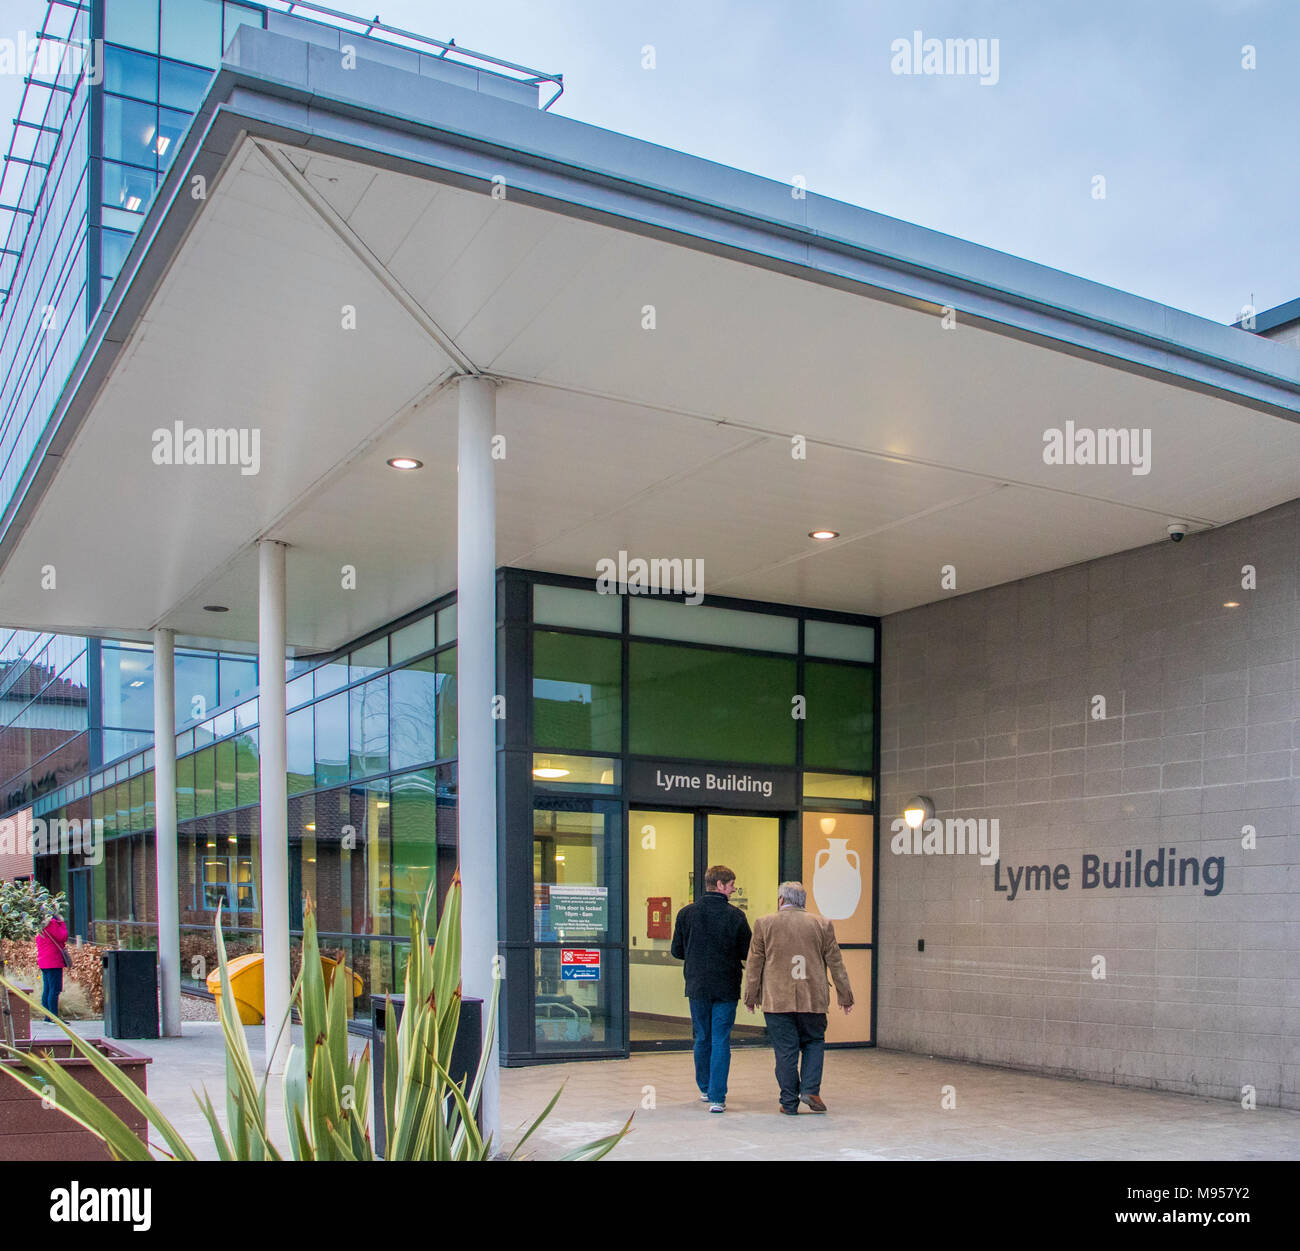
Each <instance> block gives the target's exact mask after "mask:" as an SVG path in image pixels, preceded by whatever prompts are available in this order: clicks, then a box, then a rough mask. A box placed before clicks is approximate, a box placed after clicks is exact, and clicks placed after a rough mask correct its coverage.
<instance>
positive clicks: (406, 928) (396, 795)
mask: <svg viewBox="0 0 1300 1251" xmlns="http://www.w3.org/2000/svg"><path fill="white" fill-rule="evenodd" d="M390 785H391V796H392V800H391V802H392V808H391V810H390V819H391V822H392V849H393V859H392V880H391V885H390V900H389V902H390V909H389V910H390V913H391V916H392V927H393V933H394V934H399V935H406V934H409V932H410V917H411V909H412V908H423V906H424V898H425V895H426V893H427V892H428V889H429V887H430V885H433V884H434V883H436V890H437V898H438V901H439V904H441V901H442V899H443V898H444V897H445V895H446V893H447V887H448V886H449V885H450V884H451V876H452V873H453V872H454V871H455V867H456V841H455V829H456V808H455V801H454V799H452V798H450V797H448V796H440V795H439V785H438V778H437V773H436V771H435V770H433V769H418V770H416V771H414V772H412V773H402V774H399V775H397V776H396V777H394V778H393V779H392V780H391V784H390Z"/></svg>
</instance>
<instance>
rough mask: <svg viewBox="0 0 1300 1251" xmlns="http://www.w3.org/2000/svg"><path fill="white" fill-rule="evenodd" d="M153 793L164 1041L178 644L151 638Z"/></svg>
mask: <svg viewBox="0 0 1300 1251" xmlns="http://www.w3.org/2000/svg"><path fill="white" fill-rule="evenodd" d="M153 792H154V812H155V814H156V825H155V830H156V834H155V836H154V845H155V849H156V856H155V862H156V864H157V869H158V984H159V987H160V990H161V998H162V1032H163V1037H164V1038H179V1037H180V1033H181V911H180V908H181V904H180V882H179V877H178V873H177V867H176V863H177V850H176V639H175V636H174V635H173V633H172V632H171V631H170V630H155V631H154V632H153Z"/></svg>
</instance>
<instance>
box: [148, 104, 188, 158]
mask: <svg viewBox="0 0 1300 1251" xmlns="http://www.w3.org/2000/svg"><path fill="white" fill-rule="evenodd" d="M192 120H193V114H191V113H182V112H181V111H180V110H179V109H159V110H158V138H157V140H156V141H155V144H154V147H155V148H156V150H157V152H158V168H159V169H160V170H164V169H166V168H167V167H168V166H169V165H170V164H171V163H172V158H173V157H174V156H175V155H176V149H177V148H179V147H180V146H181V136H182V135H184V134H185V132H186V131H187V130H189V128H190V122H191V121H192Z"/></svg>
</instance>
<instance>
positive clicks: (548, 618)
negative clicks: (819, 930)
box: [500, 570, 878, 1063]
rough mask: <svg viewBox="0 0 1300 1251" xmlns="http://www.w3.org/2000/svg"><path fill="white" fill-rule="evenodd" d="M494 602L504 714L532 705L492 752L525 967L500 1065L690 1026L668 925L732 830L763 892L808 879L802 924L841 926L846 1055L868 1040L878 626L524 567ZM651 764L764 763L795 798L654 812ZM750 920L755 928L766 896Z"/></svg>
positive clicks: (511, 928)
mask: <svg viewBox="0 0 1300 1251" xmlns="http://www.w3.org/2000/svg"><path fill="white" fill-rule="evenodd" d="M500 602H501V603H502V604H503V605H504V615H503V618H502V621H501V624H500V630H501V634H502V639H501V644H500V650H501V652H502V654H503V655H504V656H505V657H506V660H505V675H506V676H505V682H506V691H507V706H508V707H516V706H518V703H517V702H516V701H519V702H522V703H523V704H524V705H525V706H526V708H527V710H528V711H527V716H526V717H519V718H515V717H509V718H507V719H506V722H505V724H504V726H503V728H502V732H501V738H500V749H501V756H502V778H503V785H502V793H503V795H504V796H505V811H504V813H503V842H502V849H501V853H502V860H503V881H504V882H505V884H506V891H507V902H506V906H505V914H506V915H505V933H504V934H503V946H504V948H505V950H506V953H507V960H508V961H509V962H510V967H512V968H518V967H519V966H520V964H521V963H522V964H523V965H524V967H526V968H527V969H528V970H529V976H528V978H527V979H520V978H510V977H507V979H506V983H505V994H506V1000H507V1006H506V1011H505V1014H504V1020H503V1039H504V1042H505V1054H506V1055H507V1057H508V1059H507V1062H508V1063H530V1062H534V1061H538V1060H547V1059H557V1058H563V1057H574V1058H578V1057H581V1056H586V1055H600V1054H604V1055H610V1054H626V1052H627V1051H628V1050H629V1048H630V1047H631V1046H634V1045H636V1043H637V1040H638V1038H639V1037H641V1036H643V1035H644V1034H645V1032H646V1030H647V1029H650V1031H651V1032H654V1031H655V1030H656V1029H657V1030H658V1031H659V1033H660V1034H663V1035H671V1034H672V1030H673V1029H674V1028H676V1026H677V1025H679V1024H680V1021H678V1020H677V1018H679V1017H684V1016H685V1008H684V1003H685V1001H684V997H683V995H682V978H681V965H680V963H678V962H677V961H673V960H671V959H670V958H669V955H668V947H669V945H670V944H669V941H668V940H669V938H670V937H671V928H672V924H673V921H674V918H675V914H676V912H677V911H678V910H679V909H680V907H681V906H682V905H683V904H685V903H687V902H689V901H690V899H691V897H692V896H695V897H698V893H699V889H700V882H699V880H698V879H699V874H700V873H701V872H702V868H703V867H704V866H705V864H706V861H707V857H708V855H709V852H710V850H711V849H712V850H714V851H716V850H717V849H718V848H719V847H721V846H722V845H723V844H724V843H726V839H727V837H732V842H733V843H734V844H735V846H734V847H731V845H730V844H728V846H729V847H730V849H731V856H732V859H735V860H737V863H738V864H739V865H741V866H742V867H746V868H747V875H748V877H751V878H753V879H754V885H755V886H756V887H759V888H761V889H759V890H757V892H756V893H757V894H760V895H764V896H765V895H766V894H767V893H774V886H775V882H776V881H777V880H779V879H780V878H802V879H803V881H804V882H805V885H807V886H808V888H809V896H810V898H809V908H810V910H812V911H818V912H820V913H821V914H822V915H825V916H828V917H830V918H831V919H832V920H834V921H835V923H836V926H837V931H839V934H838V936H839V938H840V941H841V946H842V948H843V949H844V952H845V959H846V962H848V963H849V965H850V969H851V976H852V979H853V983H854V987H855V991H856V993H857V997H858V1000H859V1003H860V1004H862V1005H864V1006H863V1008H862V1010H861V1011H860V1012H859V1013H858V1014H857V1015H856V1019H854V1018H849V1020H850V1021H851V1022H852V1024H851V1025H849V1026H848V1027H847V1028H840V1027H837V1028H836V1029H835V1030H833V1031H832V1041H835V1042H840V1043H863V1042H870V1041H871V1038H872V1015H873V1013H872V1008H873V1004H874V993H873V971H872V969H871V963H870V961H871V952H872V949H873V936H874V893H875V886H874V877H875V874H874V869H875V856H876V837H875V812H874V802H875V791H874V782H875V777H876V775H877V771H878V765H877V742H876V736H877V708H878V676H877V666H876V660H877V657H876V640H877V637H878V633H877V628H878V623H877V622H876V621H875V620H874V619H870V618H858V617H851V616H847V615H842V614H832V613H818V612H813V611H811V610H803V609H799V608H795V607H783V606H779V605H760V604H747V603H744V602H741V601H724V600H712V599H710V600H709V601H707V602H706V603H705V604H703V605H697V606H688V605H686V604H684V603H683V602H681V601H680V600H673V599H671V598H668V597H658V596H628V595H609V594H598V593H597V592H596V591H595V590H593V589H592V583H591V582H590V581H586V582H584V581H582V580H579V579H574V578H561V577H550V576H545V575H538V574H529V573H526V572H524V571H520V570H506V571H504V572H503V574H502V594H501V597H500ZM653 762H663V763H671V762H680V763H681V764H683V765H692V764H701V763H703V764H709V765H714V766H728V767H729V768H730V769H731V770H740V771H742V772H743V771H744V770H745V769H751V770H759V771H762V775H763V776H764V777H771V778H775V779H778V780H782V785H784V787H785V792H784V793H786V794H787V795H788V796H789V801H788V804H785V805H782V810H781V811H773V805H772V804H771V803H769V804H767V805H766V808H767V810H766V811H763V812H759V811H756V810H755V809H756V805H755V804H754V803H753V802H752V801H750V802H747V801H746V798H745V797H744V795H743V794H737V795H735V797H734V798H732V797H728V798H726V799H723V798H715V799H713V800H712V801H706V800H699V801H696V802H695V803H694V804H687V803H685V802H683V801H681V800H678V801H676V802H675V803H672V804H658V803H654V802H651V797H650V796H649V795H648V794H646V793H634V792H633V790H632V789H631V787H632V786H634V785H640V786H644V785H645V783H644V781H641V782H637V781H635V779H636V778H637V777H638V776H641V777H643V776H644V770H643V769H642V768H641V767H642V766H644V765H646V764H649V763H653ZM651 774H652V775H653V770H652V771H651ZM757 807H758V808H761V807H763V805H761V804H760V805H757ZM706 809H708V810H709V811H708V812H706ZM718 810H723V811H722V812H721V813H719V811H718ZM727 811H731V812H733V813H735V814H736V815H726V812H727ZM647 814H649V815H647ZM711 814H712V815H711ZM733 826H734V827H735V829H734V830H733V828H732V827H733ZM755 830H757V831H758V832H759V833H760V834H761V835H762V838H761V839H760V840H759V841H760V842H761V843H762V846H761V847H759V846H758V845H757V844H755V846H753V847H751V846H750V843H752V842H754V831H755ZM747 839H748V841H746V840H747ZM529 846H530V847H531V855H527V856H525V854H524V853H523V851H522V848H525V847H529ZM648 849H653V850H648ZM751 853H752V854H751ZM760 853H761V854H760ZM719 854H720V853H719ZM672 856H675V857H676V859H675V860H672V862H671V864H669V863H668V859H666V858H671V857H672ZM746 857H748V859H746ZM763 857H766V859H764V858H763ZM751 861H752V863H751ZM769 879H770V880H769ZM745 906H746V907H747V910H748V911H749V912H750V914H751V917H753V916H757V915H761V914H763V913H765V912H768V911H771V910H772V908H773V907H774V903H773V901H772V900H770V899H768V898H766V897H762V898H757V897H756V898H752V899H747V900H746V901H745ZM656 907H657V908H658V911H657V912H656ZM646 1012H649V1014H650V1016H649V1018H646V1017H645V1013H646ZM629 1013H630V1015H629ZM646 1020H650V1021H652V1022H656V1023H657V1025H652V1026H647V1025H646V1024H645V1021H646ZM758 1020H759V1021H761V1018H758ZM629 1030H630V1031H631V1035H632V1036H631V1037H629ZM679 1032H680V1031H679ZM688 1034H689V1031H688V1032H687V1035H683V1038H685V1037H688Z"/></svg>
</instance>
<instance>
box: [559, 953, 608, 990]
mask: <svg viewBox="0 0 1300 1251" xmlns="http://www.w3.org/2000/svg"><path fill="white" fill-rule="evenodd" d="M560 980H561V981H565V982H598V981H600V952H599V951H588V950H586V949H584V948H581V947H561V948H560Z"/></svg>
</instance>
